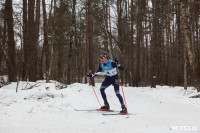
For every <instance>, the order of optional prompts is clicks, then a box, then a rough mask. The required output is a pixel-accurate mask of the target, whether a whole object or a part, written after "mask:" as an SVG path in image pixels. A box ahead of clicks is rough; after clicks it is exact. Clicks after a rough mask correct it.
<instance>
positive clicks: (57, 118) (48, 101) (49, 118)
mask: <svg viewBox="0 0 200 133" xmlns="http://www.w3.org/2000/svg"><path fill="white" fill-rule="evenodd" d="M31 85H35V86H34V87H33V88H32V89H29V90H26V89H27V88H29V87H30V86H31ZM56 85H57V83H56V84H55V82H52V83H45V81H38V82H37V84H36V83H33V82H29V83H27V82H20V83H19V86H18V93H16V91H15V90H16V83H12V84H10V85H7V86H4V87H2V88H0V133H111V132H113V133H200V119H199V118H200V117H199V116H200V99H198V98H197V99H195V98H189V96H191V95H194V94H198V93H197V92H196V90H193V88H188V91H185V90H184V89H183V87H168V86H157V87H156V88H150V87H139V88H136V87H124V92H125V96H126V101H127V106H128V111H129V112H130V113H132V114H133V115H130V117H129V118H127V116H126V115H113V116H111V115H109V116H105V115H102V113H104V112H98V111H92V112H91V111H90V112H89V111H75V109H96V108H100V105H99V103H98V101H97V99H96V97H95V95H94V92H93V90H92V87H91V86H89V85H88V84H79V83H75V84H72V85H69V86H68V87H67V88H64V89H61V90H57V89H56ZM99 87H100V84H96V87H94V89H95V90H96V93H97V95H98V97H99V99H100V102H101V103H103V101H102V99H101V96H100V92H99ZM106 93H107V98H108V101H109V103H110V106H111V109H113V110H119V111H120V110H121V107H120V104H119V101H118V99H117V97H116V95H115V93H114V90H113V87H112V86H110V87H109V88H107V90H106ZM106 113H108V112H106Z"/></svg>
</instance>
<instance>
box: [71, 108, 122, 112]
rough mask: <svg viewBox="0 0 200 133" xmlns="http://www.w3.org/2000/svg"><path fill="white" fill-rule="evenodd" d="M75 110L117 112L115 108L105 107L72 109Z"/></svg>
mask: <svg viewBox="0 0 200 133" xmlns="http://www.w3.org/2000/svg"><path fill="white" fill-rule="evenodd" d="M74 110H75V111H106V112H119V111H116V110H106V109H74Z"/></svg>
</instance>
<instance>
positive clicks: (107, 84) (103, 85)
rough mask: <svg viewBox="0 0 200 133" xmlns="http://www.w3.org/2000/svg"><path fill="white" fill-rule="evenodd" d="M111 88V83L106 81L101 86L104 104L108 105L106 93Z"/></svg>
mask: <svg viewBox="0 0 200 133" xmlns="http://www.w3.org/2000/svg"><path fill="white" fill-rule="evenodd" d="M108 86H110V83H109V82H108V81H107V80H106V79H105V80H104V81H103V83H102V84H101V87H100V91H101V96H102V98H103V100H104V104H105V105H106V104H108V101H107V97H106V93H105V89H106V88H107V87H108Z"/></svg>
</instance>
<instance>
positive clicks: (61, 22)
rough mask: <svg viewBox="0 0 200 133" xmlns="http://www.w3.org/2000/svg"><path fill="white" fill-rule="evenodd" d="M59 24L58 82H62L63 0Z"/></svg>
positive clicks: (61, 0) (61, 1)
mask: <svg viewBox="0 0 200 133" xmlns="http://www.w3.org/2000/svg"><path fill="white" fill-rule="evenodd" d="M59 20H60V24H59V32H60V33H59V42H58V73H57V75H58V80H59V81H61V82H63V67H64V60H63V59H64V57H63V48H64V33H63V0H60V19H59Z"/></svg>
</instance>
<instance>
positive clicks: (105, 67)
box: [93, 60, 124, 105]
mask: <svg viewBox="0 0 200 133" xmlns="http://www.w3.org/2000/svg"><path fill="white" fill-rule="evenodd" d="M118 69H119V70H124V67H123V66H121V65H120V64H118ZM102 71H104V72H102ZM96 75H106V76H107V77H106V78H105V80H104V81H103V82H102V84H101V87H100V91H101V96H102V98H103V100H104V103H105V104H108V101H107V97H106V94H105V89H106V88H107V87H109V86H110V85H111V84H112V85H113V86H114V90H115V94H116V96H117V97H118V99H119V101H120V103H121V105H124V101H123V98H122V96H121V94H120V91H119V79H118V74H117V68H116V63H115V62H114V61H113V60H108V63H102V62H101V63H100V64H99V69H98V70H97V72H96V73H94V74H93V77H94V76H96Z"/></svg>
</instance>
